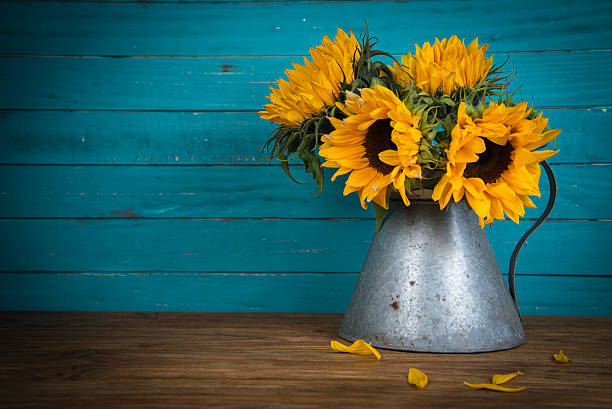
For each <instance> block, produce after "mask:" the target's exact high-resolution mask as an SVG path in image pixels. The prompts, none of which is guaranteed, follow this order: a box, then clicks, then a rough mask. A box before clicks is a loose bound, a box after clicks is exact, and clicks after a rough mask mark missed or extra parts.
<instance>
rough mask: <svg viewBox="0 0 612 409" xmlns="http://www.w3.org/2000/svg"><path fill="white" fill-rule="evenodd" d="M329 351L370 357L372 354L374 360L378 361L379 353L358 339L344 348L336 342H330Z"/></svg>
mask: <svg viewBox="0 0 612 409" xmlns="http://www.w3.org/2000/svg"><path fill="white" fill-rule="evenodd" d="M331 349H333V350H334V351H336V352H348V353H350V354H359V355H370V354H373V355H374V356H375V357H376V359H380V358H381V356H380V352H378V351H377V350H376V349H375V348H374V347H373V346H372V345H370V344H368V343H367V342H365V341H364V340H363V339H358V340H357V341H355V342H353V344H352V345H351V346H346V345H344V344H341V343H339V342H337V341H332V342H331Z"/></svg>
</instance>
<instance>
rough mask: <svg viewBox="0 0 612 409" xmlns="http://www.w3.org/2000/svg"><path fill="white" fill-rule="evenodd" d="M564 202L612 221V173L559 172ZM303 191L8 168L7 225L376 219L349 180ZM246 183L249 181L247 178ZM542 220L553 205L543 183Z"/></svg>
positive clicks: (564, 213)
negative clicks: (347, 191)
mask: <svg viewBox="0 0 612 409" xmlns="http://www.w3.org/2000/svg"><path fill="white" fill-rule="evenodd" d="M553 169H554V171H555V173H556V176H557V180H558V185H559V195H558V199H557V204H556V206H555V209H554V211H553V213H552V215H551V217H552V218H557V219H559V218H561V219H612V207H611V206H610V204H609V203H608V201H606V200H602V199H601V197H602V195H606V196H608V195H610V193H612V165H604V166H599V165H555V166H553ZM293 172H294V174H295V176H296V177H298V178H299V179H302V180H303V181H306V182H308V183H307V184H306V185H298V184H296V183H294V182H292V181H291V180H290V179H289V178H288V177H286V176H285V174H284V173H283V171H282V170H281V169H280V167H278V166H271V167H268V166H1V167H0V215H1V216H2V217H5V218H7V217H41V218H51V217H63V218H74V217H147V218H151V217H153V218H155V217H190V218H206V217H207V218H211V217H217V218H221V217H223V218H228V217H243V218H244V217H251V218H253V217H268V218H279V217H280V218H372V217H373V216H374V213H373V211H372V209H370V210H367V211H366V210H363V209H362V208H361V206H360V205H359V201H358V198H357V195H356V194H352V195H350V196H348V197H343V196H342V190H343V188H344V180H345V177H341V178H339V179H338V180H337V181H336V182H333V183H332V182H331V181H330V180H329V176H330V175H331V174H332V173H333V172H326V173H327V175H328V176H327V178H326V181H325V183H326V185H325V189H324V191H323V193H321V195H319V196H316V195H314V194H313V192H316V187H315V186H314V183H313V182H311V181H310V180H309V179H310V176H309V175H306V174H305V173H304V171H303V169H302V168H301V167H295V168H294V169H293ZM245 175H248V176H247V177H245ZM540 186H541V190H542V197H541V198H537V199H534V200H535V204H536V205H537V206H538V209H528V211H527V213H526V215H525V217H527V218H537V217H539V215H540V214H541V212H542V210H543V209H544V207H546V202H547V200H548V181H547V179H546V177H545V176H543V177H542V178H541V180H540Z"/></svg>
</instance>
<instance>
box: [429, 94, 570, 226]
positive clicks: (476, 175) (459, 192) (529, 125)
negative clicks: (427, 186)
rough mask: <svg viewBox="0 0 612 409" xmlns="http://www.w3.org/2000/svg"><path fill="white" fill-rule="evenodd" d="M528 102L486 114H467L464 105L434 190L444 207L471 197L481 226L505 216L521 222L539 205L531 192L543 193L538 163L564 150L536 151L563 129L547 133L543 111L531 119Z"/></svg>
mask: <svg viewBox="0 0 612 409" xmlns="http://www.w3.org/2000/svg"><path fill="white" fill-rule="evenodd" d="M530 112H531V110H530V108H529V107H528V106H527V103H526V102H523V103H520V104H518V105H515V106H506V105H504V104H500V105H498V104H497V103H491V105H490V106H489V107H488V108H487V109H486V110H485V111H484V113H483V115H482V118H476V119H473V118H471V117H470V116H469V115H467V114H466V105H465V103H461V104H460V105H459V111H458V118H457V124H456V125H455V127H454V128H453V130H452V132H451V142H450V146H449V149H446V155H447V159H448V162H447V164H446V174H445V175H444V176H442V178H441V179H440V181H439V182H438V183H437V185H436V187H435V188H434V193H433V199H434V200H436V201H438V202H439V204H440V209H443V208H444V207H446V205H447V203H448V202H449V200H450V198H451V196H452V197H453V199H454V200H455V202H458V201H460V200H461V199H462V198H463V196H464V195H465V197H466V199H467V201H468V203H469V204H470V206H471V207H472V209H474V211H475V212H476V214H477V215H478V218H479V222H480V225H481V226H484V225H485V224H488V223H491V222H493V220H495V219H504V213H505V214H506V215H507V216H508V218H510V219H511V220H513V221H514V222H515V223H518V222H519V216H524V215H525V208H534V207H535V205H534V204H533V202H532V201H531V199H530V198H529V196H538V197H539V196H540V189H539V187H538V183H539V180H540V166H539V165H538V163H539V162H540V161H542V160H545V159H548V158H550V157H551V156H553V155H555V154H556V153H557V152H558V151H553V150H544V151H535V149H537V148H540V147H542V146H544V145H546V144H547V143H548V142H550V141H551V140H552V139H554V138H556V137H557V135H559V133H560V132H561V130H554V131H548V132H544V129H545V128H546V126H547V124H548V119H546V118H542V114H541V113H540V114H539V115H538V116H537V117H536V118H534V119H528V116H529V114H530Z"/></svg>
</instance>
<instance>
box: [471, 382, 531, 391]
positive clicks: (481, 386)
mask: <svg viewBox="0 0 612 409" xmlns="http://www.w3.org/2000/svg"><path fill="white" fill-rule="evenodd" d="M463 383H464V384H465V385H466V386H469V387H470V388H474V389H489V390H492V391H499V392H520V391H523V390H525V389H527V387H526V386H521V387H519V388H509V387H507V386H500V385H495V384H493V383H476V384H473V383H467V382H463Z"/></svg>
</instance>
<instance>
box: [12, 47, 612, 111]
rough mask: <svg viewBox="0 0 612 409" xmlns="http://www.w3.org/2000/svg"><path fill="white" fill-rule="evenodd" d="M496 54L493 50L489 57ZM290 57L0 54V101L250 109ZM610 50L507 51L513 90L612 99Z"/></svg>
mask: <svg viewBox="0 0 612 409" xmlns="http://www.w3.org/2000/svg"><path fill="white" fill-rule="evenodd" d="M503 57H504V55H503V54H500V55H497V61H501V60H503ZM299 60H300V58H297V57H275V58H236V57H219V58H35V57H26V58H24V57H1V58H0V89H2V90H3V92H2V94H1V95H0V109H26V110H39V109H55V110H65V109H76V110H179V111H200V110H203V111H206V110H225V111H227V110H256V109H259V107H260V105H261V104H264V103H266V102H268V100H267V99H266V98H265V95H267V94H268V93H269V89H268V88H269V86H270V85H272V83H273V81H274V80H276V79H277V78H278V77H279V76H281V75H283V74H282V73H283V70H284V69H286V68H288V67H290V63H291V61H299ZM611 62H612V51H610V50H608V51H591V52H573V53H535V54H529V53H528V54H514V55H512V58H511V60H510V64H514V65H515V66H516V71H517V77H516V79H515V83H514V84H515V86H519V85H522V88H521V90H520V92H519V94H518V95H519V97H520V96H524V98H525V99H527V100H529V101H532V99H534V100H535V103H536V104H537V105H538V106H564V107H567V106H592V105H602V106H610V105H612V98H611V97H610V95H609V92H608V89H607V88H606V87H602V86H601V84H606V83H609V82H610V81H611V80H612V74H611V73H610V70H609V66H610V63H611Z"/></svg>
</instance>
